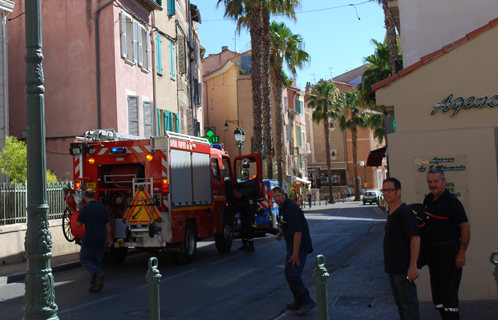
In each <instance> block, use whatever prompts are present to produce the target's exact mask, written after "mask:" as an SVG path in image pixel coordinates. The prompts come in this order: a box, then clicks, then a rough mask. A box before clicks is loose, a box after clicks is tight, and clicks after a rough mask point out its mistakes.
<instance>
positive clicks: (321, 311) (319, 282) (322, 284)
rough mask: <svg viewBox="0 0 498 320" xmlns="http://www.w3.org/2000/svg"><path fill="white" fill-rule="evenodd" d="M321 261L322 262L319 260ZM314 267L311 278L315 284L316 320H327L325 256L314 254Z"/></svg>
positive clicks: (327, 275) (327, 276) (327, 274)
mask: <svg viewBox="0 0 498 320" xmlns="http://www.w3.org/2000/svg"><path fill="white" fill-rule="evenodd" d="M321 261H323V262H321ZM315 266H316V269H315V271H314V272H313V279H314V280H315V285H316V303H317V306H316V310H317V315H318V318H317V319H318V320H328V319H329V305H328V300H329V299H328V294H327V280H328V278H329V273H328V272H327V269H325V257H324V256H323V255H321V254H319V255H317V256H316V259H315Z"/></svg>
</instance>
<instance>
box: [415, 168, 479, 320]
mask: <svg viewBox="0 0 498 320" xmlns="http://www.w3.org/2000/svg"><path fill="white" fill-rule="evenodd" d="M427 186H428V187H429V190H430V191H431V193H429V194H428V195H427V196H426V197H425V199H424V207H425V211H426V214H427V222H426V227H425V229H426V231H425V234H426V238H427V243H428V245H427V252H428V261H427V265H428V267H429V272H430V276H431V291H432V301H433V303H434V305H435V306H436V309H437V310H438V311H439V313H440V314H441V317H442V318H443V319H447V320H453V319H460V316H459V302H458V289H459V286H460V280H461V279H462V267H463V265H465V251H466V250H467V246H468V245H469V241H470V226H469V222H468V219H467V215H466V213H465V209H464V208H463V205H462V203H461V202H460V201H459V200H458V199H457V198H456V197H455V196H454V195H453V194H451V193H450V192H449V191H448V190H446V178H445V176H444V172H443V171H442V170H441V169H439V168H432V169H430V170H429V171H428V172H427Z"/></svg>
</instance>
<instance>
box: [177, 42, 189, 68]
mask: <svg viewBox="0 0 498 320" xmlns="http://www.w3.org/2000/svg"><path fill="white" fill-rule="evenodd" d="M178 72H179V73H183V74H185V73H187V67H186V63H185V37H183V36H179V37H178Z"/></svg>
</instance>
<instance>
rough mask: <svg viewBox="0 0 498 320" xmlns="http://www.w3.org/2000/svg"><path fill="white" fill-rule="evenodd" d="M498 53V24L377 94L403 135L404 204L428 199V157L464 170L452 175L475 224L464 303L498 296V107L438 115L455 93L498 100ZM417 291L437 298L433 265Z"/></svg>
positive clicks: (397, 163) (394, 157) (399, 167)
mask: <svg viewBox="0 0 498 320" xmlns="http://www.w3.org/2000/svg"><path fill="white" fill-rule="evenodd" d="M469 31H472V30H467V32H469ZM497 51H498V28H497V27H494V28H492V29H491V30H488V31H486V32H484V33H482V34H481V35H479V36H477V37H475V38H473V39H472V40H470V41H468V42H466V43H464V44H463V45H460V46H458V47H456V48H455V49H453V50H451V51H449V52H446V53H444V54H442V55H440V56H439V57H437V58H435V59H434V60H432V61H430V62H428V63H426V64H424V65H422V66H420V67H418V68H417V69H415V70H413V71H412V72H410V73H408V74H406V75H404V76H402V77H401V78H399V79H396V80H394V81H392V82H390V83H388V84H387V85H385V86H384V87H381V88H380V89H377V91H376V99H377V105H379V106H385V107H386V108H387V109H394V115H395V118H396V132H395V133H393V134H390V135H389V136H388V143H389V161H390V163H389V165H390V171H391V172H390V174H391V176H393V177H396V178H398V179H400V181H401V183H402V186H403V194H402V200H403V201H404V202H406V203H413V202H422V200H423V197H424V195H425V194H427V193H428V192H429V190H428V188H427V186H426V185H425V183H424V179H425V173H424V172H419V169H420V170H422V171H423V169H421V167H423V166H424V164H423V161H424V160H425V161H427V160H429V161H430V160H434V158H436V157H437V158H442V159H446V160H447V161H448V162H446V163H440V165H446V166H454V167H458V168H460V170H458V171H446V176H447V180H448V181H447V182H448V183H449V184H448V185H447V187H448V188H452V189H454V190H453V192H454V193H456V194H457V195H458V197H459V198H460V199H461V201H462V203H463V205H464V207H465V210H466V212H467V215H468V218H469V223H470V227H471V241H470V245H469V248H468V250H467V261H466V265H465V267H464V270H463V278H462V284H461V288H460V298H461V299H462V300H479V299H496V298H497V294H496V282H495V280H494V278H493V276H492V275H491V272H492V271H493V265H492V264H491V263H490V261H489V256H490V254H491V252H493V251H495V250H497V249H498V233H497V232H496V230H498V219H497V218H496V208H497V207H498V197H497V196H496V195H497V194H498V183H497V141H498V138H497V137H498V135H497V130H496V128H498V108H496V107H491V108H490V107H487V106H486V107H483V108H470V109H465V108H462V109H461V110H460V112H459V113H458V114H456V115H454V116H452V114H453V113H454V111H455V108H456V107H457V104H453V107H454V108H452V107H450V108H448V109H449V110H448V111H447V112H446V113H444V112H443V110H442V109H438V111H437V112H435V113H434V114H433V115H431V112H432V111H434V110H435V108H434V107H435V106H436V105H437V104H438V103H440V102H442V101H443V99H444V98H445V97H447V96H448V95H449V94H450V93H452V94H454V98H453V101H454V100H455V99H457V98H458V97H463V99H465V100H466V99H468V98H470V97H476V98H479V97H488V98H491V97H493V96H495V98H494V100H492V101H494V103H498V97H497V96H496V95H498V89H497V86H496V74H497V73H498V65H497V64H496V52H497ZM428 167H429V165H425V168H428ZM462 169H463V170H462ZM417 286H418V292H419V298H420V300H421V301H430V299H431V298H430V297H431V296H430V288H429V274H428V271H427V268H426V267H425V268H424V269H423V270H422V272H421V277H420V278H419V280H417Z"/></svg>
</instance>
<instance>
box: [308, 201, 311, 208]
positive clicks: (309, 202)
mask: <svg viewBox="0 0 498 320" xmlns="http://www.w3.org/2000/svg"><path fill="white" fill-rule="evenodd" d="M308 204H309V205H310V209H311V199H308Z"/></svg>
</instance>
